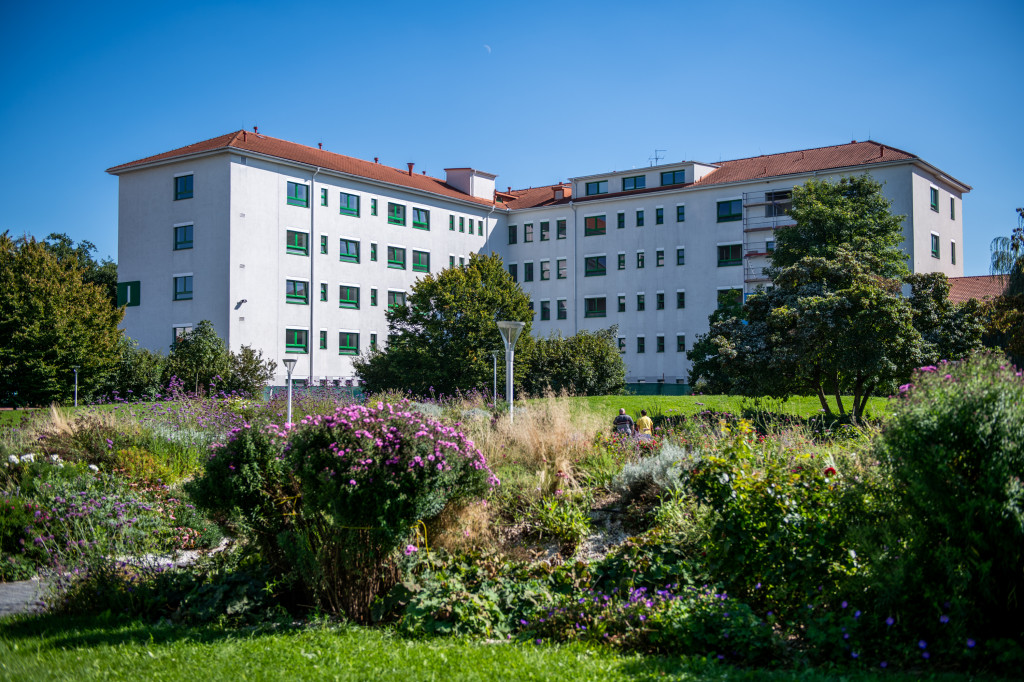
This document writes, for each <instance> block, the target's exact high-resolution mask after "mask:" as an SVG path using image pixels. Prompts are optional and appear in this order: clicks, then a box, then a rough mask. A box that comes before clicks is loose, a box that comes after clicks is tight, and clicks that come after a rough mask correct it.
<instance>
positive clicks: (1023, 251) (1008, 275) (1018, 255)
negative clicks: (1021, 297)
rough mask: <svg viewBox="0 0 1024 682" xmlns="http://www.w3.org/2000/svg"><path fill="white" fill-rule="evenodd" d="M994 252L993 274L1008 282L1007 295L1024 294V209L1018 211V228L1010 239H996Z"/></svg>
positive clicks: (992, 248)
mask: <svg viewBox="0 0 1024 682" xmlns="http://www.w3.org/2000/svg"><path fill="white" fill-rule="evenodd" d="M990 248H991V250H992V263H991V272H992V274H993V275H999V276H1000V277H1003V278H1004V279H1005V281H1006V294H1007V295H1008V296H1016V295H1018V294H1024V208H1018V209H1017V227H1016V228H1015V229H1014V230H1013V232H1012V233H1010V236H1009V237H996V238H995V239H993V240H992V244H991V246H990Z"/></svg>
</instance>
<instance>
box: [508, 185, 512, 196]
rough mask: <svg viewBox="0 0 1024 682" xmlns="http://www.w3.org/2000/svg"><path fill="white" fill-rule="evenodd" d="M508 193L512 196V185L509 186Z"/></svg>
mask: <svg viewBox="0 0 1024 682" xmlns="http://www.w3.org/2000/svg"><path fill="white" fill-rule="evenodd" d="M508 193H509V194H512V185H509V186H508Z"/></svg>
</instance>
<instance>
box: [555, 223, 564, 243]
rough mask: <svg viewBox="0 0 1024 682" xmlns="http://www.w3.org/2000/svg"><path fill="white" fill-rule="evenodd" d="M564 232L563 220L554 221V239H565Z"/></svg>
mask: <svg viewBox="0 0 1024 682" xmlns="http://www.w3.org/2000/svg"><path fill="white" fill-rule="evenodd" d="M565 232H566V230H565V221H564V220H556V221H555V239H565Z"/></svg>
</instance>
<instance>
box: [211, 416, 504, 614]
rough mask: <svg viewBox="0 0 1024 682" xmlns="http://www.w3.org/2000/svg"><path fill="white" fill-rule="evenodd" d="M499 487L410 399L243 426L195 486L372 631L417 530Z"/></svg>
mask: <svg viewBox="0 0 1024 682" xmlns="http://www.w3.org/2000/svg"><path fill="white" fill-rule="evenodd" d="M497 484H498V479H497V478H496V477H495V476H494V474H493V473H492V472H491V470H490V468H489V467H488V465H487V461H486V460H485V458H484V456H483V454H482V453H481V452H480V451H479V450H478V449H477V448H476V447H475V446H474V444H473V442H472V441H470V440H468V439H467V438H466V436H465V435H464V434H463V433H461V432H460V431H459V430H458V429H456V428H454V427H451V426H446V425H444V424H442V423H440V422H437V421H434V420H433V419H430V418H427V417H425V416H423V415H422V414H420V413H418V412H412V411H410V410H409V406H408V402H407V401H406V402H402V403H398V404H385V403H376V404H375V405H370V406H365V405H347V406H343V407H339V408H338V409H337V410H335V411H334V412H333V413H332V414H323V415H310V416H307V417H305V418H303V420H302V421H301V422H300V423H298V424H295V425H291V424H289V425H285V426H283V427H281V426H277V425H273V424H271V425H267V426H264V427H257V426H247V427H243V428H241V429H235V430H234V431H233V432H232V433H231V435H230V437H229V438H228V442H227V443H225V444H215V446H214V447H213V450H212V453H211V457H210V462H209V463H208V465H207V467H206V472H205V476H204V477H203V478H202V479H200V480H199V481H197V482H196V483H195V484H194V486H193V489H194V491H195V497H196V499H197V500H198V501H199V503H200V504H202V505H203V506H204V507H206V508H207V509H210V510H211V511H214V512H217V513H220V514H222V515H225V516H230V517H232V518H235V519H237V520H240V522H242V523H243V524H244V525H245V526H247V527H248V528H249V529H250V530H251V533H252V535H253V537H254V538H255V539H256V540H257V541H258V542H259V544H260V545H261V549H262V550H263V551H264V555H265V556H266V557H267V558H268V559H270V560H271V561H273V562H275V563H278V565H279V566H280V568H281V569H282V571H287V570H288V569H291V570H294V571H295V572H297V574H298V576H297V577H298V578H299V579H300V580H301V581H302V583H303V584H304V585H305V587H306V588H307V589H308V590H309V591H310V592H311V593H312V595H313V596H314V597H315V598H316V599H317V601H318V602H319V603H320V604H321V606H322V607H325V608H327V609H329V610H332V611H337V612H344V613H345V614H346V615H347V616H348V617H349V618H352V619H354V620H356V621H361V622H366V621H368V620H369V617H370V610H369V609H370V602H371V601H372V600H373V598H374V597H375V596H377V595H379V594H382V593H384V592H386V591H387V590H388V589H390V588H391V586H392V585H393V584H394V583H395V581H396V580H397V577H398V576H397V567H396V566H397V564H396V562H395V560H396V558H397V557H398V556H400V553H401V551H402V550H403V548H406V547H407V546H408V544H409V542H410V541H411V540H412V539H413V538H414V537H415V536H416V534H417V526H418V525H419V522H420V521H427V520H429V519H432V518H434V517H436V516H437V515H438V514H440V513H441V511H442V510H443V509H444V507H445V505H447V504H448V503H449V502H450V501H465V500H468V499H473V498H477V497H480V496H482V495H484V494H485V493H486V492H487V490H488V489H489V488H490V487H492V486H495V485H497ZM427 540H429V538H427Z"/></svg>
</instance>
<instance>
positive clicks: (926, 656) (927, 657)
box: [921, 651, 932, 660]
mask: <svg viewBox="0 0 1024 682" xmlns="http://www.w3.org/2000/svg"><path fill="white" fill-rule="evenodd" d="M931 657H932V655H931V654H930V653H928V652H927V651H926V652H924V653H923V654H921V658H923V659H925V660H928V659H929V658H931Z"/></svg>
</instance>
